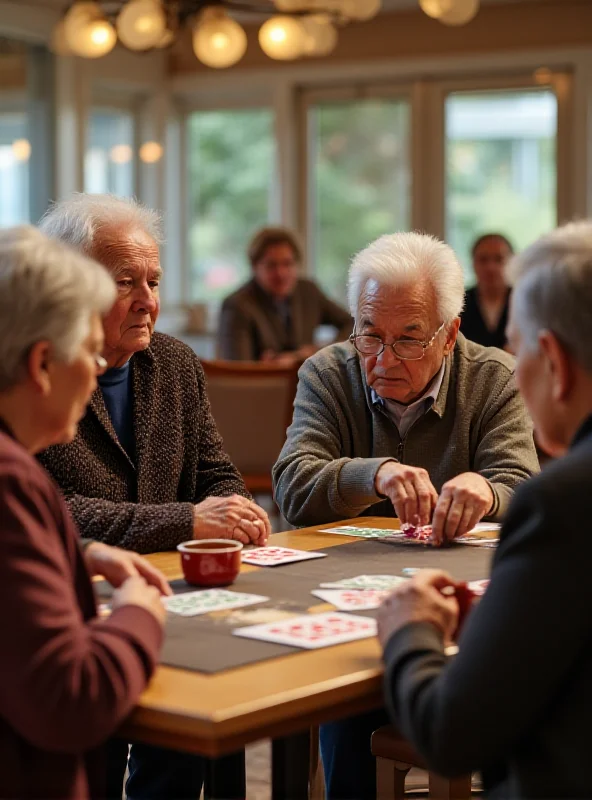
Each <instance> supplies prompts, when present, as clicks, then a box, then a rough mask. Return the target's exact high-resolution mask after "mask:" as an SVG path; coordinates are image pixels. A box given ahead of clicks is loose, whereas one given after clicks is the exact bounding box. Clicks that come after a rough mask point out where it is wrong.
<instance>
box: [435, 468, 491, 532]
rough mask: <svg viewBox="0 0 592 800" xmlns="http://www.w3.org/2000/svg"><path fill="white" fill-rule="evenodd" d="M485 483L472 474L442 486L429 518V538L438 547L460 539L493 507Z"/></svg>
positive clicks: (457, 477)
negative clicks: (430, 528)
mask: <svg viewBox="0 0 592 800" xmlns="http://www.w3.org/2000/svg"><path fill="white" fill-rule="evenodd" d="M493 502H494V496H493V491H492V489H491V486H490V485H489V483H488V482H487V481H486V480H485V478H483V477H482V476H481V475H478V474H477V473H476V472H463V473H462V474H461V475H457V476H456V478H452V480H450V481H447V482H446V483H445V484H444V486H443V487H442V491H441V492H440V497H439V498H438V502H437V504H436V509H435V511H434V517H433V519H432V537H433V539H434V541H435V542H436V543H438V544H441V543H442V542H446V541H448V542H450V541H452V539H454V538H455V537H456V536H462V535H463V534H465V533H466V532H467V531H470V530H471V528H474V527H475V525H476V524H477V523H478V522H479V520H480V519H482V518H483V517H484V516H485V515H486V514H487V513H488V512H489V511H490V510H491V507H492V506H493Z"/></svg>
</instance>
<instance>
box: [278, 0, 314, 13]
mask: <svg viewBox="0 0 592 800" xmlns="http://www.w3.org/2000/svg"><path fill="white" fill-rule="evenodd" d="M275 7H276V8H277V10H278V11H305V10H306V9H307V8H311V7H313V3H312V2H310V3H307V2H306V0H275Z"/></svg>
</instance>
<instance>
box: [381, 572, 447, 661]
mask: <svg viewBox="0 0 592 800" xmlns="http://www.w3.org/2000/svg"><path fill="white" fill-rule="evenodd" d="M456 585H457V584H456V582H455V581H454V579H453V578H452V577H451V576H450V575H448V573H446V572H443V571H442V570H436V569H422V570H420V571H419V572H418V573H417V575H415V576H414V577H413V578H411V579H410V580H408V581H405V583H404V584H401V586H398V587H397V588H396V589H395V591H394V592H393V593H392V594H391V595H389V596H388V597H387V598H386V599H385V600H384V601H383V603H382V605H381V606H380V608H379V609H378V618H377V620H378V638H379V640H380V643H381V645H382V647H383V648H384V647H386V644H387V642H388V641H389V639H390V638H391V636H392V635H393V634H394V633H396V632H397V631H398V630H400V629H401V628H403V627H404V626H405V625H408V624H409V623H411V622H429V623H431V624H432V625H434V626H435V627H436V628H437V629H438V630H439V631H440V633H441V634H442V638H443V639H444V644H445V645H447V644H449V643H451V642H452V637H453V635H454V632H455V630H456V628H457V626H458V612H459V608H458V603H457V601H456V599H455V597H454V596H445V595H443V594H442V589H444V588H445V587H446V586H452V587H456Z"/></svg>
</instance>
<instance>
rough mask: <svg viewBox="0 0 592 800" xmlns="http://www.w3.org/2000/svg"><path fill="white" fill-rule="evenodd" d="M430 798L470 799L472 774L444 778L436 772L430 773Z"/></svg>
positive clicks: (444, 799)
mask: <svg viewBox="0 0 592 800" xmlns="http://www.w3.org/2000/svg"><path fill="white" fill-rule="evenodd" d="M429 783H430V794H429V797H430V800H470V797H471V776H470V775H463V776H462V777H460V778H443V777H442V776H441V775H436V774H435V773H434V772H430V774H429Z"/></svg>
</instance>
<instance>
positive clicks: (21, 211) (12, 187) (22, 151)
mask: <svg viewBox="0 0 592 800" xmlns="http://www.w3.org/2000/svg"><path fill="white" fill-rule="evenodd" d="M30 156H31V145H30V141H29V125H28V118H27V114H26V112H25V111H0V227H7V226H9V225H18V224H19V223H22V222H29V221H30V211H29V158H30Z"/></svg>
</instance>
